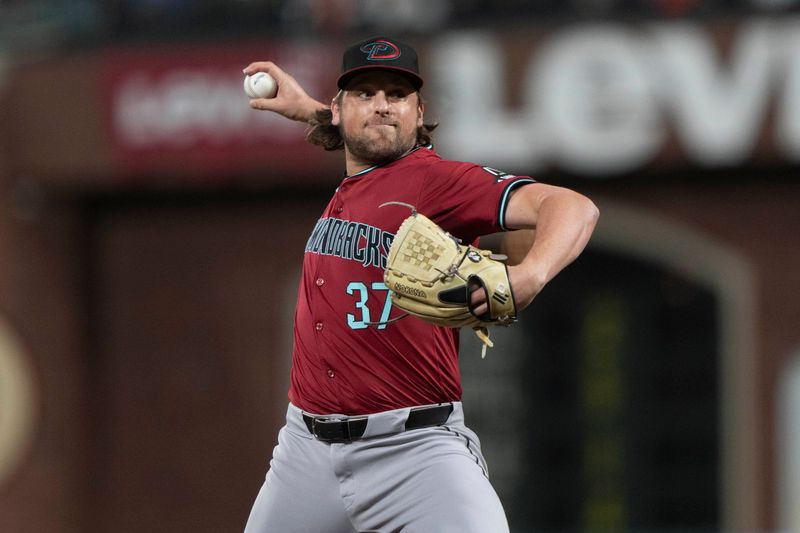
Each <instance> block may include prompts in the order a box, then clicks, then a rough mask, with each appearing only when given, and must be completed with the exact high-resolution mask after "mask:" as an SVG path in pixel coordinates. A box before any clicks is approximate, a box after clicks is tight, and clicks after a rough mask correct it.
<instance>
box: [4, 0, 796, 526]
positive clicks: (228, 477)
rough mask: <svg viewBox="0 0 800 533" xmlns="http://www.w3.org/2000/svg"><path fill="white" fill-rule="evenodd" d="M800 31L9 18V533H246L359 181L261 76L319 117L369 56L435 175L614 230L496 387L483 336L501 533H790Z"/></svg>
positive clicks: (781, 25)
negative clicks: (488, 181) (330, 203)
mask: <svg viewBox="0 0 800 533" xmlns="http://www.w3.org/2000/svg"><path fill="white" fill-rule="evenodd" d="M797 8H798V0H565V1H555V0H528V1H523V0H494V1H488V0H481V1H479V0H472V1H468V0H459V1H456V0H425V1H422V0H407V1H383V0H328V1H324V0H227V1H223V0H117V1H107V2H100V1H91V0H70V1H67V0H29V1H24V0H16V1H15V0H0V531H2V532H4V533H5V532H8V533H51V532H66V533H72V532H82V533H83V532H85V533H99V532H112V531H113V532H116V533H123V532H134V531H135V532H151V531H152V532H155V531H181V532H183V531H191V532H198V533H200V532H228V531H241V530H242V528H243V526H244V523H245V520H246V518H247V513H248V511H249V508H250V505H251V503H252V500H253V498H254V497H255V495H256V492H257V490H258V488H259V486H260V484H261V482H262V480H263V476H264V473H265V471H266V467H267V463H268V460H269V457H270V453H271V449H272V446H273V444H274V442H275V438H276V431H277V429H278V428H279V426H280V425H281V420H282V417H283V414H284V411H285V405H286V396H285V394H286V387H287V379H288V368H289V364H290V348H291V320H292V314H293V306H294V298H295V291H296V284H297V281H298V276H299V266H300V264H301V259H302V252H303V248H304V245H305V241H306V238H307V235H308V233H309V231H310V229H311V228H312V226H313V224H314V222H315V221H316V218H317V215H318V213H319V212H320V210H321V209H322V207H323V206H324V204H325V202H326V201H327V198H328V196H329V195H330V194H331V193H332V191H333V189H334V188H335V187H336V185H337V183H338V180H339V176H340V173H341V171H342V164H341V155H340V154H333V155H331V154H325V153H322V152H320V151H319V150H315V149H312V148H311V147H309V146H306V145H305V144H304V142H303V140H302V133H303V127H302V125H297V124H289V123H287V122H285V121H282V120H280V119H277V118H275V117H271V116H268V115H266V114H262V113H257V112H254V111H251V110H250V109H249V108H248V106H247V100H246V97H245V96H244V94H243V92H242V87H241V80H242V76H241V69H242V68H243V67H244V66H245V65H246V64H248V63H249V62H250V61H253V60H260V59H272V60H274V61H276V62H277V63H278V64H280V65H282V66H283V67H284V68H285V69H286V70H287V71H289V72H291V73H293V74H294V75H295V76H296V77H297V78H298V79H299V80H300V81H301V83H302V84H303V85H304V86H305V87H306V88H307V89H308V91H309V93H310V94H312V95H314V96H315V97H317V98H318V99H321V100H327V99H329V98H330V97H331V96H333V91H332V88H333V87H334V80H335V77H336V74H337V70H338V67H339V54H340V51H341V49H342V48H343V46H345V45H346V44H348V43H351V42H353V41H355V40H357V39H360V38H364V37H368V36H370V35H377V34H381V33H388V34H391V35H394V36H397V37H399V38H404V39H405V40H407V41H409V42H411V43H413V44H414V45H415V46H417V47H418V49H419V50H420V51H421V57H422V69H423V71H424V74H425V77H426V79H427V85H426V87H425V88H424V93H425V95H426V98H427V100H428V101H429V108H428V115H429V117H433V118H436V119H438V120H440V121H441V127H440V128H439V130H437V149H438V150H439V151H440V152H441V153H442V154H443V155H444V156H446V157H449V158H454V159H465V160H469V161H475V162H479V163H481V164H485V165H489V166H492V167H496V168H500V169H503V170H505V171H508V172H513V173H517V174H530V175H533V176H535V177H537V178H539V179H541V180H542V181H546V182H550V183H555V184H564V185H567V186H570V187H574V188H576V189H577V190H579V191H581V192H584V193H585V194H587V195H589V196H590V197H591V198H593V199H594V200H595V201H596V203H597V204H598V206H599V207H600V210H601V213H602V216H601V222H600V225H599V227H598V229H597V232H596V236H595V238H594V240H593V242H592V243H591V245H590V248H589V249H588V250H587V252H586V253H585V254H584V256H583V257H582V258H581V259H580V260H579V261H578V262H577V263H576V264H574V265H572V266H571V267H570V268H568V269H567V270H566V271H565V272H564V273H563V274H562V276H561V277H559V278H558V279H557V280H556V281H554V282H553V283H552V284H551V286H549V287H548V288H547V289H546V291H545V292H544V293H543V294H542V295H541V296H540V297H539V299H538V300H537V302H536V303H535V304H534V305H533V307H532V308H531V309H530V311H529V312H527V313H525V315H524V316H523V317H522V320H521V322H520V323H519V324H517V325H515V326H514V327H513V328H509V329H508V330H503V331H502V332H499V333H500V334H499V335H498V336H497V337H498V347H497V348H495V349H494V350H491V351H490V353H489V355H488V356H487V358H486V359H485V360H481V359H480V357H479V356H478V353H479V350H478V348H477V347H476V346H475V344H474V342H473V341H472V339H471V338H467V337H471V336H468V335H465V336H464V346H463V348H462V357H461V358H462V364H463V372H464V387H465V403H466V413H467V420H468V422H470V423H471V425H472V426H474V428H475V429H476V430H477V432H478V433H479V435H481V438H482V441H483V445H484V449H485V453H486V456H487V460H488V461H489V464H490V468H491V469H492V478H493V481H494V484H495V486H496V488H497V490H498V492H499V493H500V495H501V497H502V498H503V501H504V502H505V506H506V509H507V512H508V515H509V519H510V522H511V525H512V530H513V531H514V532H516V533H519V532H534V531H536V532H554V533H555V532H568V531H569V532H573V531H574V532H578V531H585V532H595V531H597V532H600V531H602V532H618V531H631V532H640V533H644V532H652V533H666V532H688V531H691V532H715V531H747V532H772V531H784V532H790V531H792V532H798V531H800V298H799V297H800V252H798V250H800V177H799V176H798V170H799V169H800V167H798V162H799V161H800V14H799V13H798V9H797ZM453 194H458V191H453ZM310 533H313V532H310Z"/></svg>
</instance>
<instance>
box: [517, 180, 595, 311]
mask: <svg viewBox="0 0 800 533" xmlns="http://www.w3.org/2000/svg"><path fill="white" fill-rule="evenodd" d="M544 187H548V188H547V189H544V191H543V192H542V191H541V190H540V191H537V193H536V194H527V195H524V194H523V193H524V192H526V191H525V190H524V189H526V188H527V187H523V189H522V190H520V191H519V193H518V194H516V195H515V197H517V198H516V200H517V201H516V202H515V203H514V204H513V205H510V206H509V210H511V209H512V207H513V209H514V212H513V213H511V220H510V222H511V224H514V225H513V226H512V227H526V228H531V227H535V228H536V233H535V239H534V241H533V243H532V245H531V247H530V249H529V250H528V251H527V253H526V254H525V256H524V257H523V259H522V261H521V262H520V263H519V265H517V266H516V267H513V268H514V272H513V274H514V278H515V281H516V284H515V285H512V286H514V291H515V295H516V296H517V297H518V298H519V299H520V300H522V303H523V305H527V303H529V301H530V300H531V299H533V297H534V296H536V294H538V292H539V291H540V290H541V289H542V288H543V287H544V286H545V285H546V284H547V283H549V282H550V280H552V279H553V278H554V277H555V276H556V275H557V274H558V273H559V272H561V270H562V269H564V267H566V266H567V265H568V264H570V263H571V262H572V261H574V260H575V258H577V257H578V255H580V253H581V252H582V251H583V249H584V248H585V247H586V244H587V243H588V242H589V238H590V237H591V235H592V232H593V231H594V228H595V225H596V224H597V219H598V216H599V211H598V209H597V207H596V206H595V205H594V203H592V201H591V200H589V199H588V198H586V197H585V196H582V195H580V194H578V193H575V192H573V191H570V190H567V189H560V188H555V187H549V186H544ZM527 192H528V193H531V192H533V191H527Z"/></svg>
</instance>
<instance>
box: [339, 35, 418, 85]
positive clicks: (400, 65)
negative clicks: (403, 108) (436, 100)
mask: <svg viewBox="0 0 800 533" xmlns="http://www.w3.org/2000/svg"><path fill="white" fill-rule="evenodd" d="M368 70H390V71H394V72H397V73H398V74H400V75H402V76H405V77H406V78H407V79H408V81H410V82H411V85H412V86H413V87H414V89H416V90H419V88H420V87H422V77H421V76H420V75H419V67H418V65H417V52H416V51H414V49H413V48H411V47H410V46H409V45H407V44H405V43H402V42H400V41H398V40H397V39H392V38H391V37H373V38H371V39H367V40H365V41H361V42H359V43H356V44H354V45H352V46H350V47H349V48H348V49H347V50H345V51H344V54H343V55H342V75H341V76H339V81H337V82H336V85H338V86H339V88H340V89H344V88H345V86H346V85H347V82H349V81H350V80H351V79H352V78H353V76H355V75H357V74H361V73H362V72H365V71H368Z"/></svg>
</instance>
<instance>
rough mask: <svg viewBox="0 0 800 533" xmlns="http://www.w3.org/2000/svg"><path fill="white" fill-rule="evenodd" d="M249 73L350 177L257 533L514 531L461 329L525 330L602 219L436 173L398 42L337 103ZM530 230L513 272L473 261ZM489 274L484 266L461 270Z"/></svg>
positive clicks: (327, 238)
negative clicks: (465, 386)
mask: <svg viewBox="0 0 800 533" xmlns="http://www.w3.org/2000/svg"><path fill="white" fill-rule="evenodd" d="M244 72H245V74H248V75H253V74H255V73H256V72H267V73H269V74H270V75H271V76H272V77H273V78H274V79H275V80H276V81H277V85H278V91H277V95H276V96H275V97H274V98H262V99H259V98H256V99H253V100H251V103H250V105H251V107H253V108H254V109H259V110H265V111H271V112H275V113H278V114H280V115H282V116H284V117H286V118H288V119H292V120H299V121H303V122H307V123H309V124H310V126H311V127H310V130H309V134H308V140H309V141H310V142H311V143H313V144H316V145H320V146H321V147H323V148H324V149H326V150H337V149H343V150H344V164H345V169H346V176H345V177H344V178H343V179H341V182H340V183H339V186H338V188H337V189H336V192H335V193H334V195H333V198H331V200H330V202H329V203H328V206H327V207H326V208H325V210H324V212H323V213H322V214H321V216H320V218H319V220H318V221H317V223H316V225H315V227H314V229H313V231H312V232H311V235H310V236H309V238H308V242H307V244H306V247H305V256H304V260H303V276H302V282H301V285H300V289H299V294H298V300H297V309H296V313H295V323H294V349H293V354H292V372H291V386H290V389H289V402H290V403H289V406H288V410H287V413H286V425H285V426H284V427H283V428H282V429H281V430H280V433H279V434H278V445H277V446H276V447H275V449H274V451H273V456H272V462H271V464H270V468H269V471H268V472H267V475H266V480H265V482H264V485H263V487H262V488H261V491H260V492H259V494H258V496H257V498H256V500H255V503H254V505H253V508H252V511H251V513H250V518H249V520H248V522H247V526H246V528H245V531H246V532H247V533H267V532H278V533H354V532H367V531H374V532H378V531H379V532H386V533H389V532H399V531H403V532H404V533H433V532H437V533H443V532H454V533H468V532H475V533H490V532H491V533H493V532H504V531H508V524H507V521H506V517H505V514H504V512H503V507H502V505H501V503H500V500H499V499H498V497H497V494H496V493H495V491H494V489H493V488H492V486H491V484H490V483H489V477H488V470H487V467H486V463H485V461H484V459H483V455H482V454H481V449H480V443H479V441H478V438H477V436H476V435H475V434H474V433H473V432H472V431H471V430H470V429H469V428H468V427H467V426H466V425H465V423H464V412H463V410H462V405H461V401H460V400H461V381H460V374H459V368H458V335H459V329H458V327H459V326H462V325H468V326H471V327H473V328H475V329H476V331H477V332H478V333H479V334H481V336H482V338H484V339H485V337H486V333H487V330H486V328H485V327H482V326H484V325H491V324H494V323H502V324H508V323H510V322H511V321H513V318H514V315H516V313H518V312H520V311H522V310H523V309H524V308H525V307H527V306H528V305H529V304H530V303H531V301H532V300H533V299H534V297H535V296H536V295H537V294H538V293H539V291H541V290H542V289H543V287H544V286H545V285H546V284H547V283H548V282H549V281H550V280H551V279H552V278H553V277H554V276H555V275H556V274H557V273H558V272H559V271H561V270H562V269H563V268H564V267H565V266H566V265H567V264H569V263H570V262H571V261H573V260H574V259H575V258H576V257H577V256H578V254H580V253H581V251H582V250H583V248H584V247H585V246H586V243H587V241H588V240H589V236H590V235H591V233H592V231H593V229H594V226H595V223H596V221H597V217H598V211H597V209H596V207H595V206H594V204H593V203H592V202H591V201H589V200H588V199H587V198H585V197H584V196H582V195H580V194H578V193H575V192H573V191H571V190H568V189H564V188H560V187H554V186H551V185H545V184H542V183H537V182H535V181H534V180H533V179H531V178H529V177H524V176H512V175H509V174H506V173H504V172H501V171H498V170H495V169H492V168H488V167H482V166H480V165H479V164H473V163H464V162H458V161H448V160H445V159H442V158H441V157H440V156H439V155H438V154H437V153H436V152H435V151H434V149H433V146H432V130H433V128H434V127H435V126H433V125H430V124H427V123H426V122H425V119H424V113H425V105H424V103H423V100H422V98H421V96H420V88H421V87H422V85H423V80H422V78H421V77H420V74H419V69H418V65H417V54H416V52H415V51H414V49H413V48H411V47H410V46H408V45H407V44H404V43H402V42H400V41H397V40H396V39H392V38H384V37H380V38H373V39H368V40H366V41H363V42H360V43H357V44H355V45H353V46H351V47H349V48H347V49H346V50H345V52H344V55H343V61H342V74H341V76H340V77H339V80H338V87H339V91H338V93H337V94H336V95H335V96H334V98H333V99H332V101H331V103H330V105H329V106H327V105H324V104H322V103H320V102H319V101H317V100H315V99H313V98H311V97H310V96H309V95H308V94H306V92H305V91H304V90H303V88H302V87H300V85H299V84H298V83H297V81H296V80H295V79H294V78H293V77H291V76H290V75H289V74H287V73H286V72H284V71H283V70H281V69H280V68H279V67H278V66H277V65H275V64H273V63H271V62H268V61H266V62H256V63H252V64H250V65H249V66H248V67H247V68H246V69H245V70H244ZM460 111H461V112H464V113H469V112H470V110H469V109H464V110H460ZM337 180H338V178H337ZM419 215H421V216H419ZM409 217H416V218H417V219H418V220H419V221H420V224H421V225H418V224H412V223H411V222H409V223H408V224H406V225H405V226H404V227H403V230H402V232H403V234H402V239H401V238H400V237H398V239H397V241H398V246H396V247H394V249H393V246H392V245H393V242H394V241H395V236H396V235H397V234H398V231H400V227H401V224H402V223H403V222H404V221H405V220H407V219H409ZM423 217H424V218H423ZM422 223H424V224H422ZM420 228H422V229H420ZM522 228H526V229H535V239H534V240H533V243H532V245H531V247H530V249H529V250H528V251H527V253H526V254H525V255H524V257H522V258H521V261H520V262H519V263H518V264H516V265H514V266H508V267H506V266H505V265H502V263H501V267H500V268H498V267H497V264H496V263H497V261H499V258H496V257H493V256H491V255H490V254H489V253H488V252H486V253H483V252H482V251H481V250H480V249H477V248H474V247H473V246H471V244H476V243H477V239H478V237H479V236H481V235H484V234H489V233H495V232H498V231H508V230H514V229H522ZM401 240H402V245H401V244H400V241H401ZM390 252H391V262H390V263H389V267H390V268H389V269H388V270H387V261H389V259H390ZM480 261H484V262H485V263H484V265H485V266H486V269H480V268H479V269H472V270H469V269H467V267H468V266H470V263H469V262H473V263H478V262H480ZM489 270H491V271H492V272H494V274H493V275H492V276H489V275H485V274H484V273H487V272H489ZM387 272H389V273H390V274H391V275H387ZM468 272H469V273H468ZM387 283H389V285H387ZM506 284H507V285H508V286H506ZM392 288H393V289H394V290H390V289H392ZM412 299H413V301H412ZM497 302H499V304H498V303H497ZM500 304H502V306H501V305H500ZM498 309H499V311H498ZM501 315H502V316H501ZM485 342H491V341H489V340H488V339H485ZM497 416H503V413H497Z"/></svg>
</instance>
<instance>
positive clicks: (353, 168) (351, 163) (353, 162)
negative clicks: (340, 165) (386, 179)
mask: <svg viewBox="0 0 800 533" xmlns="http://www.w3.org/2000/svg"><path fill="white" fill-rule="evenodd" d="M374 166H375V164H374V163H368V162H366V161H360V160H358V159H354V158H353V157H351V156H350V155H347V157H345V168H346V170H347V175H348V176H355V175H356V174H358V173H359V172H363V171H364V170H367V169H368V168H370V167H374Z"/></svg>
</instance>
